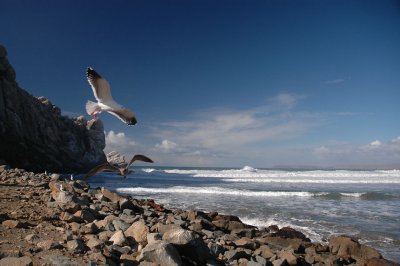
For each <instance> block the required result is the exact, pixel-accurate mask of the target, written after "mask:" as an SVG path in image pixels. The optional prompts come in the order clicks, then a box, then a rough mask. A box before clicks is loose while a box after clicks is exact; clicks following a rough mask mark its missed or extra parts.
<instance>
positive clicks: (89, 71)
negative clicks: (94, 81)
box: [86, 67, 101, 78]
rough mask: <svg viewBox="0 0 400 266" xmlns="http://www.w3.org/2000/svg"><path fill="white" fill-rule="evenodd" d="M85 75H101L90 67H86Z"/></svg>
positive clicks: (98, 76) (97, 76)
mask: <svg viewBox="0 0 400 266" xmlns="http://www.w3.org/2000/svg"><path fill="white" fill-rule="evenodd" d="M86 75H87V76H88V77H95V78H101V76H100V75H99V73H97V72H96V71H95V70H94V69H93V68H92V67H88V68H87V69H86Z"/></svg>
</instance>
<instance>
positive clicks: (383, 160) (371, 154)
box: [313, 136, 400, 165]
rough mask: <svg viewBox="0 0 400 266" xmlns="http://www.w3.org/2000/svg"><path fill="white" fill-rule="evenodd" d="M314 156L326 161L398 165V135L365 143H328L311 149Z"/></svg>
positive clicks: (399, 152) (399, 163)
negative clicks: (390, 138)
mask: <svg viewBox="0 0 400 266" xmlns="http://www.w3.org/2000/svg"><path fill="white" fill-rule="evenodd" d="M313 154H314V156H315V157H316V158H317V159H319V160H323V161H326V162H331V164H332V163H333V162H336V163H342V164H360V165H361V164H364V165H368V164H396V163H397V164H398V165H400V136H399V137H397V138H395V139H393V140H390V141H386V142H385V141H381V140H378V139H376V140H373V141H371V142H370V143H367V144H360V145H356V144H352V143H341V144H330V145H329V144H328V145H321V146H318V147H316V148H314V150H313Z"/></svg>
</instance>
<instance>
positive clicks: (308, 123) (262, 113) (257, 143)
mask: <svg viewBox="0 0 400 266" xmlns="http://www.w3.org/2000/svg"><path fill="white" fill-rule="evenodd" d="M299 98H300V97H297V96H296V95H293V94H279V95H277V96H276V97H273V98H271V99H270V100H269V101H268V102H267V104H266V105H264V106H257V107H254V108H249V109H244V110H231V109H211V110H206V111H203V112H201V113H197V114H196V115H195V116H194V117H192V118H191V119H190V120H185V121H171V122H168V123H163V124H162V125H161V126H159V127H157V129H156V130H155V131H154V132H153V134H154V135H155V136H156V137H157V138H159V139H161V141H160V142H159V143H157V144H156V145H155V146H154V149H155V150H156V151H159V152H163V153H169V154H180V155H188V156H189V155H190V156H197V157H207V158H210V157H212V159H213V160H216V159H218V158H220V159H222V158H221V157H225V159H226V158H227V157H232V156H235V154H236V155H238V152H239V151H241V152H244V151H248V147H249V146H252V147H253V149H254V147H258V148H259V149H263V146H265V145H266V144H268V143H269V144H271V143H274V142H276V141H283V140H288V139H292V138H296V137H299V136H302V135H303V134H304V133H305V132H308V131H309V130H310V129H311V128H314V127H316V126H318V125H319V124H320V123H321V120H320V117H319V116H318V115H316V114H311V113H307V112H296V111H293V108H294V107H295V106H296V104H297V101H298V100H299Z"/></svg>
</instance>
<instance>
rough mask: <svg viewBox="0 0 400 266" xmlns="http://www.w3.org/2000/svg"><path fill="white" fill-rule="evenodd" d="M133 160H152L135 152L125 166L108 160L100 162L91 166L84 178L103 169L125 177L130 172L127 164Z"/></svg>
mask: <svg viewBox="0 0 400 266" xmlns="http://www.w3.org/2000/svg"><path fill="white" fill-rule="evenodd" d="M134 161H143V162H147V163H152V162H153V160H152V159H150V158H148V157H146V156H144V155H141V154H136V155H134V156H133V157H132V159H131V161H130V162H129V163H128V164H127V165H126V166H118V165H117V164H111V163H109V162H106V163H103V164H100V165H98V166H96V167H95V168H93V169H92V170H90V171H89V173H87V174H86V175H85V176H84V178H85V179H86V178H89V177H91V176H94V175H96V174H97V173H100V172H103V171H113V172H119V173H118V175H121V176H123V177H125V178H126V176H127V175H128V174H129V173H130V172H131V171H130V170H129V166H130V165H131V164H132V163H133V162H134Z"/></svg>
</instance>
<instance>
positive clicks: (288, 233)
mask: <svg viewBox="0 0 400 266" xmlns="http://www.w3.org/2000/svg"><path fill="white" fill-rule="evenodd" d="M271 236H278V237H282V238H298V239H302V240H306V241H308V242H310V239H308V238H307V237H306V236H305V235H304V234H303V233H302V232H299V231H297V230H295V229H293V228H291V227H283V228H281V229H279V230H278V231H277V232H276V233H273V234H271Z"/></svg>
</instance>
